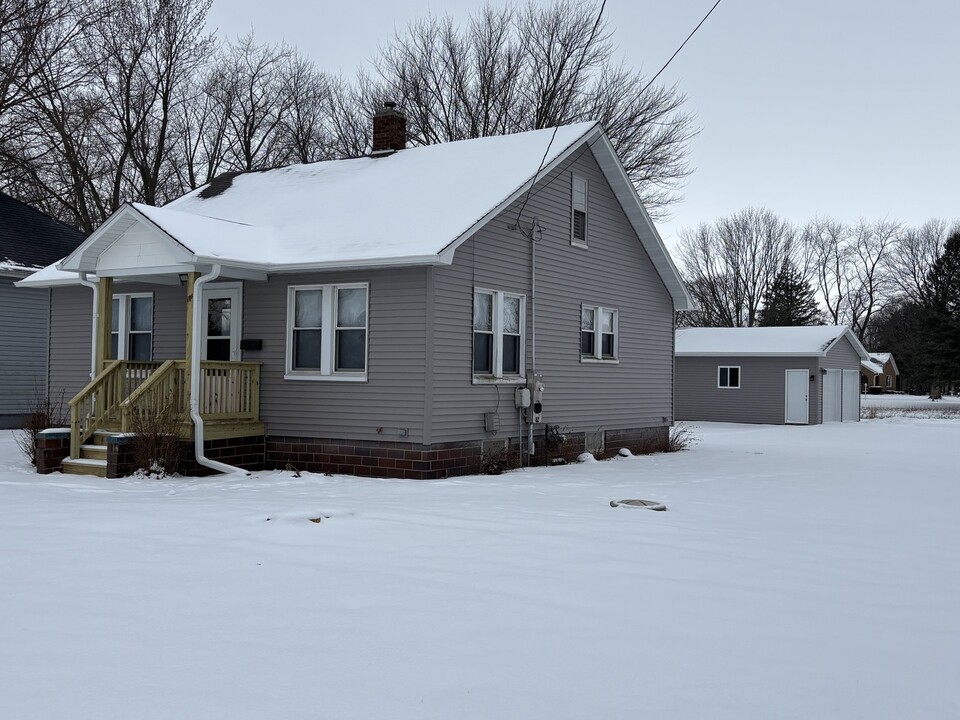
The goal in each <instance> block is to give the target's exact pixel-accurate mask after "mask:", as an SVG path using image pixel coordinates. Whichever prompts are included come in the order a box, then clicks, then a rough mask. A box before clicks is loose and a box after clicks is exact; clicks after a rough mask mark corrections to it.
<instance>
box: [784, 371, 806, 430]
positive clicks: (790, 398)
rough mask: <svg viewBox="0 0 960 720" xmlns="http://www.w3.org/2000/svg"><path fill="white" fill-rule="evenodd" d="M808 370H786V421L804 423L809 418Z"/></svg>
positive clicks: (795, 423) (797, 423) (792, 423)
mask: <svg viewBox="0 0 960 720" xmlns="http://www.w3.org/2000/svg"><path fill="white" fill-rule="evenodd" d="M809 376H810V371H809V370H787V393H786V394H787V412H786V422H787V423H788V424H791V425H806V424H807V423H808V422H809V421H810V420H809V418H810V387H809V385H810V380H809V379H808V378H809Z"/></svg>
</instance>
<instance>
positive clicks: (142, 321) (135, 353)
mask: <svg viewBox="0 0 960 720" xmlns="http://www.w3.org/2000/svg"><path fill="white" fill-rule="evenodd" d="M110 358H111V359H113V360H152V359H153V293H120V294H116V295H114V296H113V306H112V309H111V311H110Z"/></svg>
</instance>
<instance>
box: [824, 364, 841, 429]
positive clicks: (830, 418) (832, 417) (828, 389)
mask: <svg viewBox="0 0 960 720" xmlns="http://www.w3.org/2000/svg"><path fill="white" fill-rule="evenodd" d="M842 382H843V377H842V375H841V371H840V370H839V369H837V370H827V374H826V375H824V376H823V421H824V422H825V423H827V422H840V419H841V412H842V411H841V407H842V404H841V397H840V387H841V384H842Z"/></svg>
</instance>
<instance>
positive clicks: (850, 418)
mask: <svg viewBox="0 0 960 720" xmlns="http://www.w3.org/2000/svg"><path fill="white" fill-rule="evenodd" d="M841 419H842V420H843V422H858V421H859V420H860V371H859V370H844V371H843V400H842V411H841Z"/></svg>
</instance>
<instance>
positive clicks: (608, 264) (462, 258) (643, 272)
mask: <svg viewBox="0 0 960 720" xmlns="http://www.w3.org/2000/svg"><path fill="white" fill-rule="evenodd" d="M571 173H576V174H577V175H578V176H580V177H584V178H586V179H587V180H588V182H589V191H588V203H589V206H588V217H587V238H588V243H589V248H588V249H582V248H578V247H573V246H571V244H570V221H571V218H570V216H571V212H570V203H571V180H570V176H571ZM524 200H525V199H524V198H521V199H519V200H518V201H517V202H516V203H514V204H513V205H512V206H511V207H510V208H508V209H507V210H506V211H504V212H503V213H502V214H501V215H500V216H498V217H496V218H494V219H493V220H491V221H490V222H489V223H487V224H486V225H485V226H484V227H483V228H482V229H481V230H480V231H479V232H477V233H476V235H475V236H474V237H473V238H471V239H470V240H468V241H467V242H465V243H464V244H463V245H462V246H461V247H460V248H459V249H458V250H457V252H456V255H455V258H454V262H453V264H452V265H451V266H449V267H438V268H435V270H434V282H433V289H434V293H435V296H434V297H435V307H434V323H433V329H434V343H433V347H434V348H435V351H434V358H433V359H434V371H433V376H434V386H433V397H432V411H431V421H432V431H431V439H432V441H433V442H448V441H458V440H470V439H477V438H484V437H492V436H488V435H487V434H486V433H485V432H484V417H483V415H484V413H485V412H494V411H497V412H498V414H499V416H500V422H501V430H500V433H499V434H498V435H497V436H496V437H498V438H500V437H507V436H508V437H516V436H517V434H518V433H519V432H520V427H519V422H518V417H517V411H516V409H515V408H514V398H513V391H514V387H513V386H505V385H489V384H473V381H472V344H473V330H472V328H473V325H472V315H473V289H474V288H475V287H476V288H485V289H490V290H502V291H505V292H512V293H519V294H522V295H525V296H526V298H527V300H526V302H527V322H526V338H525V340H526V342H525V364H526V366H527V370H528V371H529V370H530V365H531V360H532V356H531V342H532V340H533V337H532V334H533V326H532V323H531V312H532V304H531V297H530V295H531V282H530V267H531V242H530V240H529V239H527V238H526V237H524V236H523V235H522V234H520V233H519V232H516V231H514V230H511V229H509V227H508V226H509V225H511V224H513V223H515V222H516V218H517V214H518V211H519V210H520V206H521V205H522V204H523V202H524ZM533 218H537V220H538V223H539V227H540V228H541V230H542V233H538V242H537V247H536V253H537V257H536V263H537V298H536V312H537V317H536V340H537V347H536V356H537V357H536V359H537V371H538V372H539V373H541V374H542V375H543V377H544V386H545V392H544V399H543V404H544V411H543V422H544V423H549V424H557V425H561V426H563V427H565V428H567V429H568V430H570V431H574V432H582V431H587V430H597V429H627V428H638V427H648V426H658V425H665V424H668V423H670V422H671V421H672V419H673V417H672V416H673V409H672V372H673V351H672V348H673V303H672V300H671V298H670V295H669V293H668V292H667V290H666V288H665V286H664V285H663V282H662V281H661V280H660V277H659V275H658V274H657V273H656V271H655V269H654V268H653V265H652V263H651V262H650V259H649V258H648V256H647V255H646V254H645V252H644V250H643V248H642V246H641V244H640V241H639V239H638V238H637V236H636V234H635V233H634V231H633V228H632V227H631V226H630V224H629V222H628V221H627V219H626V216H625V215H624V213H623V210H622V208H621V207H620V205H619V203H618V201H617V200H616V198H615V196H614V195H613V192H612V191H611V189H610V187H609V186H608V185H607V183H606V181H605V179H604V178H603V176H602V174H601V172H600V169H599V167H598V165H597V163H596V161H595V160H594V157H593V155H592V153H591V152H590V151H589V149H587V150H585V151H584V152H583V153H582V154H581V155H579V156H578V157H576V159H575V160H574V161H573V162H571V163H568V164H566V165H564V166H561V167H560V168H559V169H558V170H556V171H554V172H553V173H551V174H550V175H548V176H547V177H546V178H544V179H543V180H542V181H540V182H539V183H538V184H537V186H536V187H535V189H534V192H533V193H531V196H530V199H529V202H527V204H526V207H525V208H524V211H523V216H522V223H523V224H524V227H525V228H529V224H530V222H531V221H532V219H533ZM581 304H587V305H601V306H604V307H610V308H613V309H617V310H618V311H619V322H620V328H619V345H620V353H619V363H589V362H581V360H580V308H581Z"/></svg>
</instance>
